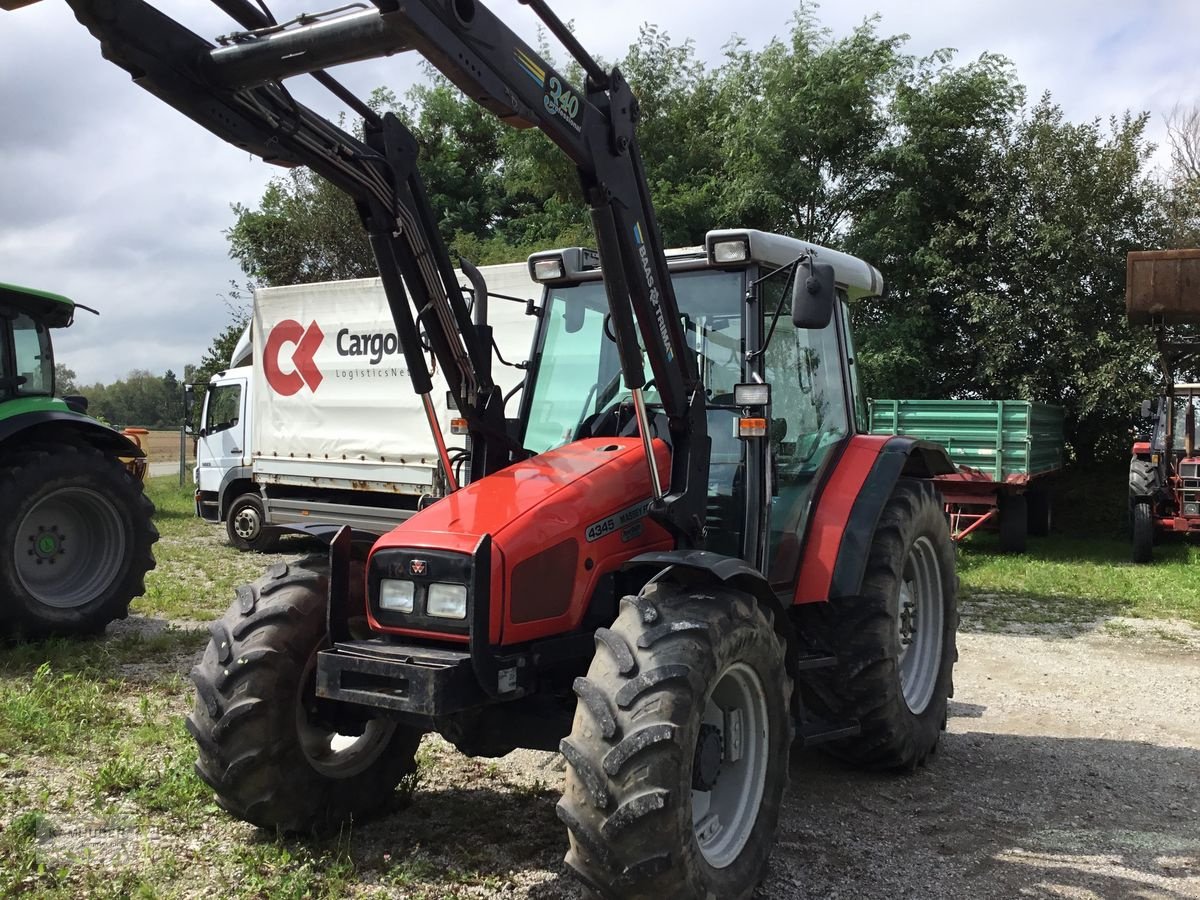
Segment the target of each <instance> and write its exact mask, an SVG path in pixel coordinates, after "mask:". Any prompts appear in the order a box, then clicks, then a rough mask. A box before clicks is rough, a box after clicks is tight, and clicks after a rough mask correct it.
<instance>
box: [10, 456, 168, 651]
mask: <svg viewBox="0 0 1200 900" xmlns="http://www.w3.org/2000/svg"><path fill="white" fill-rule="evenodd" d="M6 463H7V464H6V465H3V467H0V510H4V513H3V517H2V519H0V553H3V556H4V558H5V560H6V562H5V564H3V565H0V597H2V598H3V600H2V601H0V619H3V620H5V621H6V622H7V623H9V624H11V625H12V626H13V627H14V628H15V629H16V630H17V631H18V632H20V633H21V634H22V635H24V636H26V637H40V636H45V635H52V634H94V633H98V632H101V631H103V630H104V628H105V626H107V625H108V623H109V622H111V621H112V620H113V619H123V618H125V617H126V615H128V613H129V601H130V600H132V599H133V598H134V597H139V596H141V595H142V594H143V593H144V592H145V590H146V581H145V579H146V573H147V572H148V571H150V570H151V569H153V568H154V554H153V552H152V550H151V547H152V546H153V544H154V542H155V541H156V540H158V531H157V530H155V528H154V523H153V521H152V518H153V515H154V504H152V503H151V502H150V500H149V499H148V498H147V497H146V495H145V494H144V493H143V492H142V485H141V484H140V482H137V481H135V480H134V479H133V478H132V477H131V476H130V475H129V472H128V471H127V470H126V469H125V467H124V466H123V465H121V463H120V462H119V461H117V460H116V459H114V458H113V457H110V456H106V455H105V454H104V453H102V452H100V451H99V450H97V449H95V448H94V447H91V446H88V445H85V444H74V443H71V444H56V445H50V444H39V445H37V447H36V448H34V449H28V450H26V451H24V452H22V453H19V454H16V455H14V456H12V457H10V458H9V459H7V460H6Z"/></svg>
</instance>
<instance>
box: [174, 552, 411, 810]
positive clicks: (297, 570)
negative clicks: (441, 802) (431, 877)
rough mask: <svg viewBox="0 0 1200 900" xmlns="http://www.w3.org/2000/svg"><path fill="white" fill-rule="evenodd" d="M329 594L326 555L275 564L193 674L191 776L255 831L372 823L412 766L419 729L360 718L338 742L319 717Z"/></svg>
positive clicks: (241, 591) (222, 625)
mask: <svg viewBox="0 0 1200 900" xmlns="http://www.w3.org/2000/svg"><path fill="white" fill-rule="evenodd" d="M360 587H361V585H360ZM328 589H329V576H328V563H327V561H326V560H325V558H324V557H323V556H310V557H306V558H304V559H302V560H299V561H298V562H292V563H277V564H276V565H274V566H272V567H271V568H270V569H268V570H267V574H266V575H264V576H263V577H262V578H260V579H258V581H256V582H254V583H253V584H249V585H243V586H242V587H240V588H238V592H237V599H235V600H234V602H233V604H232V605H231V606H230V607H229V610H228V611H227V612H226V613H225V615H224V616H223V617H222V618H221V619H218V620H217V621H216V622H214V623H213V624H212V625H211V626H209V631H210V632H211V634H212V640H210V641H209V643H208V647H207V648H206V649H205V651H204V656H203V657H202V659H201V661H200V664H199V665H198V666H197V667H196V668H194V669H192V674H191V677H192V681H193V682H195V685H196V703H195V706H194V708H193V710H192V714H191V715H190V716H188V719H187V728H188V731H189V732H191V734H192V737H194V738H195V739H196V743H197V745H198V746H199V749H200V756H199V760H198V761H197V763H196V773H197V774H198V775H199V776H200V778H201V779H203V780H204V781H205V783H207V784H208V786H209V787H211V788H212V789H213V790H214V791H215V792H216V794H217V802H218V803H219V804H220V805H221V806H222V807H224V808H225V809H226V810H228V811H229V812H231V813H233V814H234V815H235V816H237V817H239V818H241V819H245V820H246V821H247V822H251V823H252V824H254V825H258V826H259V827H260V828H267V829H271V830H276V831H281V832H286V833H300V834H325V833H329V832H331V831H334V830H336V829H337V827H338V826H339V825H341V824H343V823H344V822H347V821H350V820H355V821H361V820H363V819H366V818H369V817H370V816H372V815H375V814H378V813H380V812H382V811H384V810H385V809H386V807H387V805H388V801H389V800H390V799H391V797H392V794H393V789H394V788H395V787H396V785H398V784H399V783H400V780H401V779H402V778H403V777H404V776H405V775H406V774H408V773H410V772H412V771H414V770H415V769H416V761H415V755H416V751H417V745H418V743H420V740H421V733H420V732H419V731H416V730H415V729H411V728H408V727H405V726H403V725H400V724H398V723H396V722H391V721H388V720H385V719H364V720H360V721H359V722H357V723H356V725H357V727H355V728H353V729H351V730H353V731H355V732H356V734H340V733H338V732H337V731H336V730H335V729H334V728H333V727H331V726H329V725H328V724H325V723H324V722H323V721H322V720H321V718H320V717H319V716H318V715H317V704H316V688H315V686H316V658H317V651H318V650H320V649H321V648H322V647H323V646H324V645H325V641H326V623H325V605H326V595H327V592H328Z"/></svg>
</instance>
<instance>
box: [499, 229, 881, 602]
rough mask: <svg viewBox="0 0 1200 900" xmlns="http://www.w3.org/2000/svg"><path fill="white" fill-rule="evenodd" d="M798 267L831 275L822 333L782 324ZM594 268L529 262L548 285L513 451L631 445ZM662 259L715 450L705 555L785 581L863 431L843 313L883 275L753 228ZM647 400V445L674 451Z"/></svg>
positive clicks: (545, 259) (627, 395) (542, 258)
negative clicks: (826, 480) (836, 465)
mask: <svg viewBox="0 0 1200 900" xmlns="http://www.w3.org/2000/svg"><path fill="white" fill-rule="evenodd" d="M806 256H811V257H812V258H813V259H814V260H817V261H820V262H827V263H828V264H830V265H832V266H833V270H834V282H835V286H836V287H835V291H836V302H835V303H834V304H833V312H832V315H830V316H829V317H828V319H827V321H825V322H823V323H819V327H808V328H803V327H797V326H796V324H795V322H794V320H793V317H792V310H791V304H790V291H789V287H790V285H791V284H792V283H793V281H794V278H795V275H794V274H793V270H794V264H795V262H796V261H797V260H798V259H801V258H802V257H806ZM596 259H597V257H596V255H595V254H594V253H591V252H590V251H582V250H578V249H571V250H558V251H546V252H543V253H538V254H535V255H534V256H532V257H531V258H530V271H531V274H532V275H533V277H534V278H535V280H538V281H541V282H542V283H543V284H545V286H546V292H545V296H544V304H543V314H542V316H541V320H540V326H539V329H538V332H537V335H536V339H535V346H534V348H533V354H532V357H531V365H530V371H529V376H528V388H527V389H526V390H525V392H524V396H523V397H522V399H521V405H520V412H519V421H520V423H521V432H520V437H521V441H522V443H523V444H524V446H525V447H526V448H527V449H528V450H530V451H533V452H535V453H541V452H544V451H547V450H551V449H553V448H557V447H560V446H562V445H564V444H567V443H569V442H571V441H574V440H579V439H583V438H592V437H622V436H625V437H628V436H634V435H636V434H637V421H636V416H635V407H634V400H633V396H632V392H631V391H630V390H629V389H628V388H626V387H625V386H624V385H623V383H622V381H621V369H620V358H619V354H618V350H617V345H616V341H615V340H614V336H613V330H612V324H611V317H610V315H609V312H608V303H607V297H606V293H605V289H604V283H603V277H604V273H603V272H602V271H601V269H600V267H599V265H598V262H596ZM668 260H669V268H670V272H671V279H672V282H673V285H674V289H675V296H676V299H677V301H678V304H679V314H680V320H681V323H682V326H683V331H684V334H685V337H686V342H687V349H688V352H689V353H690V354H693V355H694V359H695V363H696V367H697V370H698V372H699V373H700V379H701V383H702V385H703V391H704V405H705V415H706V418H707V424H708V429H707V430H708V436H709V439H710V441H711V449H710V452H709V467H708V490H707V504H706V509H705V527H706V534H707V541H706V544H705V547H706V549H708V550H710V551H714V552H717V553H721V554H723V555H726V556H732V557H738V558H740V559H742V560H744V561H746V562H747V563H749V564H751V565H753V566H755V567H756V568H760V569H761V570H762V571H764V572H770V575H771V580H772V582H776V583H779V584H780V585H783V584H786V583H788V582H790V581H792V580H793V579H794V576H795V565H796V561H797V560H796V556H795V553H791V554H790V555H789V554H786V553H785V555H784V556H781V555H780V547H781V545H782V546H784V549H785V551H786V550H787V545H788V544H789V542H788V541H785V540H784V538H785V535H795V534H799V533H802V531H803V525H804V521H805V518H806V516H807V514H808V512H809V511H810V507H809V504H808V500H809V498H810V495H811V491H812V486H813V485H814V483H815V481H816V475H817V473H818V472H819V471H820V470H821V467H822V466H823V465H824V464H825V462H826V461H827V460H828V458H829V456H830V454H831V452H832V451H833V449H834V448H835V447H837V446H838V445H839V443H840V442H841V441H843V440H844V439H845V438H846V437H847V436H848V435H851V434H854V433H856V432H861V431H865V430H866V415H865V411H864V400H863V397H862V394H861V392H860V391H859V389H858V376H857V369H856V366H855V361H854V359H855V358H854V352H853V341H852V338H851V334H850V322H849V311H848V302H849V301H850V300H851V299H855V298H861V297H864V296H869V295H872V294H878V293H879V292H880V291H881V290H882V287H883V277H882V276H881V275H880V273H879V272H878V271H877V270H876V269H875V268H874V267H872V266H870V265H869V264H867V263H865V262H863V261H862V260H859V259H856V258H854V257H851V256H848V255H846V254H844V253H840V252H838V251H835V250H830V249H827V248H824V247H817V246H815V245H812V244H808V243H806V242H803V241H799V240H796V239H794V238H790V237H786V236H783V235H778V234H768V233H764V232H761V231H753V230H725V231H712V232H709V233H708V235H707V236H706V240H705V245H704V247H699V248H694V249H691V250H677V251H672V252H670V253H669V254H668ZM644 398H645V404H646V407H647V411H648V413H649V420H650V423H651V432H652V434H653V435H654V436H655V437H658V438H661V439H662V440H663V441H664V443H666V444H667V445H668V446H670V445H671V435H670V430H669V428H668V427H667V422H666V416H665V413H664V412H663V409H662V404H661V402H660V399H659V396H658V392H657V390H656V385H655V384H654V383H653V381H651V382H649V383H648V384H647V385H646V387H645V389H644ZM764 521H765V522H768V523H769V527H768V528H767V529H766V530H762V529H761V523H762V522H764Z"/></svg>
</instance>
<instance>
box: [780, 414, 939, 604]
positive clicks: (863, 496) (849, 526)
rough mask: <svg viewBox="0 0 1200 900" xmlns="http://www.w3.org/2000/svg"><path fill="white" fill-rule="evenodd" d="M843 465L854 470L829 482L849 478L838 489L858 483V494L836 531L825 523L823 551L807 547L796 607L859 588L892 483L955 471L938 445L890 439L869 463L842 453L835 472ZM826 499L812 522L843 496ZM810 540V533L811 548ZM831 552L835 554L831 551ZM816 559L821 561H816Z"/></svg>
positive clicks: (867, 459) (827, 493)
mask: <svg viewBox="0 0 1200 900" xmlns="http://www.w3.org/2000/svg"><path fill="white" fill-rule="evenodd" d="M843 466H853V467H855V468H856V469H857V470H858V471H855V472H853V473H839V472H838V471H837V470H835V471H834V473H833V474H832V475H831V476H830V483H832V482H833V481H834V480H835V479H837V477H838V475H839V474H846V475H848V476H851V475H852V476H853V477H847V478H846V479H845V480H846V481H847V484H845V485H840V488H841V489H843V490H847V489H848V490H852V489H853V485H854V484H857V485H858V488H857V492H856V493H854V494H853V496H854V500H853V502H852V503H851V505H850V508H849V512H848V514H846V515H845V517H844V519H842V520H841V521H840V522H837V523H836V528H830V527H829V526H830V523H829V522H825V523H823V525H824V527H823V531H824V533H823V535H822V542H821V543H822V546H821V547H814V546H806V547H805V551H804V557H803V560H804V561H803V564H802V567H801V571H800V577H799V578H798V579H797V582H796V595H795V598H794V600H795V602H796V603H814V602H822V601H825V600H829V599H832V598H835V597H847V596H853V595H855V594H857V593H858V592H859V591H860V590H861V588H862V580H863V573H864V572H865V570H866V566H867V556H868V554H869V553H870V552H871V544H872V542H873V541H874V538H875V527H876V525H878V523H879V516H880V515H881V514H882V513H883V507H884V506H885V505H886V504H887V501H888V498H889V497H891V496H892V491H893V490H894V489H895V487H896V482H897V481H899V480H900V478H902V477H904V478H922V479H932V478H935V477H936V476H938V475H951V474H953V473H954V472H955V471H956V470H955V468H954V463H952V462H951V461H950V457H949V455H948V454H947V453H946V451H945V449H944V448H943V447H942V446H941V445H939V444H935V443H932V442H930V441H921V440H917V439H915V438H908V437H891V438H888V439H887V440H886V442H885V443H883V444H882V445H881V446H879V447H878V452H877V453H875V454H874V456H873V458H871V457H870V456H864V455H863V454H856V455H851V454H849V453H847V454H844V455H843V456H842V458H841V459H840V460H839V461H838V469H841V468H842V467H843ZM830 494H831V492H830V491H828V490H827V491H824V492H822V494H821V496H820V498H819V499H818V506H817V508H816V509H814V510H813V514H812V518H813V520H816V519H817V518H818V516H820V514H821V511H822V510H821V506H823V505H824V504H825V503H828V502H830V501H831V500H833V501H839V500H840V501H841V502H842V503H844V502H845V498H844V497H831V495H830ZM837 532H840V533H837ZM811 537H812V535H811V529H810V541H809V544H810V545H811V544H812V541H811ZM833 547H836V548H837V549H836V551H833V552H831V551H832V550H833ZM816 556H820V557H822V558H820V559H816V558H815V557H816Z"/></svg>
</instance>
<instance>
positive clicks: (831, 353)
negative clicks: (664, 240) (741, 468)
mask: <svg viewBox="0 0 1200 900" xmlns="http://www.w3.org/2000/svg"><path fill="white" fill-rule="evenodd" d="M780 287H781V286H775V289H776V290H778V289H780ZM840 294H841V292H840V291H839V295H840ZM762 305H763V308H764V309H766V310H774V309H775V308H776V305H777V303H776V300H775V299H774V298H773V297H772V298H770V299H769V300H768V302H766V303H764V304H762ZM845 318H846V304H845V302H844V299H839V302H838V303H837V304H836V306H835V309H834V314H833V316H831V317H830V320H829V324H828V325H826V326H825V327H824V328H820V329H813V328H797V327H796V326H795V325H794V324H793V323H792V319H791V316H790V315H789V314H788V311H787V310H786V309H785V310H784V311H783V314H782V315H780V316H779V319H778V321H777V322H776V323H775V332H774V334H773V335H772V337H771V340H770V343H769V344H768V346H767V349H766V352H765V353H764V354H763V376H764V379H765V380H766V381H767V382H768V383H769V384H770V385H771V423H770V428H769V435H768V440H769V441H770V446H769V450H768V456H769V465H770V467H771V478H770V482H771V484H772V490H771V495H772V496H771V497H770V498H769V503H770V514H769V520H770V526H769V529H768V532H769V537H768V545H767V572H768V578H769V580H770V582H771V584H772V586H774V587H776V588H783V587H785V586H790V585H794V584H795V580H796V575H797V570H798V568H799V564H800V555H801V549H802V542H803V539H804V534H805V530H806V526H807V524H808V518H809V515H810V513H811V510H812V500H813V495H814V492H815V490H816V488H817V486H818V484H819V483H820V482H821V481H822V479H823V478H824V476H825V473H826V470H827V469H828V468H829V464H830V463H831V462H832V461H833V460H834V459H835V458H836V456H837V454H838V451H839V448H840V447H841V446H842V445H843V442H844V441H845V440H846V439H847V438H848V437H849V436H850V435H851V434H853V433H854V431H855V415H854V409H853V399H852V393H853V392H852V391H850V390H848V385H849V384H850V382H851V379H852V376H851V374H850V373H849V371H848V368H847V366H848V359H849V353H848V346H847V343H846V335H844V334H843V326H844V324H845ZM767 327H768V328H769V327H770V323H769V322H768V323H767Z"/></svg>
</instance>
